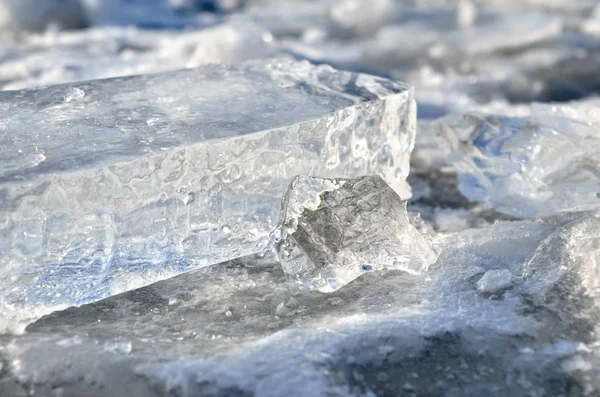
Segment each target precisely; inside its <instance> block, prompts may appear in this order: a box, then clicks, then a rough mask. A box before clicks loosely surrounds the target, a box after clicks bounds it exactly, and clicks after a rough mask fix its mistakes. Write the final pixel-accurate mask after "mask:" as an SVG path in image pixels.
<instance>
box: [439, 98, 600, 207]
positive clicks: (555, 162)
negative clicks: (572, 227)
mask: <svg viewBox="0 0 600 397" xmlns="http://www.w3.org/2000/svg"><path fill="white" fill-rule="evenodd" d="M597 123H598V113H597V111H593V110H592V109H590V110H587V111H584V110H583V109H569V107H568V106H566V105H565V106H564V107H550V108H547V107H543V106H539V107H534V108H533V114H532V115H531V116H530V117H503V116H484V115H481V114H467V115H465V116H463V117H460V118H448V119H446V120H445V121H444V122H442V123H441V124H440V126H441V129H440V133H441V134H442V136H443V137H444V138H445V139H446V140H447V141H448V142H449V146H450V152H451V153H452V154H451V161H452V162H453V163H454V164H455V165H456V168H457V170H458V174H459V185H458V187H459V190H460V191H461V193H463V194H464V195H465V196H466V197H467V198H469V199H471V200H474V201H480V202H483V203H485V204H486V205H487V206H489V207H491V208H494V209H496V210H498V211H500V212H503V213H507V214H510V215H516V216H525V217H535V216H548V215H552V214H554V213H558V212H563V211H575V210H590V209H594V208H598V207H599V206H600V163H599V162H598V158H600V136H599V135H598V131H597Z"/></svg>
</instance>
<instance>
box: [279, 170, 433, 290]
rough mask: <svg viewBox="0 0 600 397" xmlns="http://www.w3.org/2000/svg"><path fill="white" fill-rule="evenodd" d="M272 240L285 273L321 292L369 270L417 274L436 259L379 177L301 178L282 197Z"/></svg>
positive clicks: (425, 239) (424, 237)
mask: <svg viewBox="0 0 600 397" xmlns="http://www.w3.org/2000/svg"><path fill="white" fill-rule="evenodd" d="M276 239H277V241H276V244H275V246H276V249H277V253H278V256H279V260H280V261H281V264H282V266H283V269H284V272H285V273H287V274H288V275H290V276H292V277H293V278H295V279H296V280H297V281H298V282H299V283H300V285H302V286H303V287H306V288H308V289H317V290H319V291H322V292H332V291H335V290H337V289H339V288H341V287H342V286H344V285H346V284H347V283H349V282H350V281H352V280H354V279H355V278H357V277H358V276H360V275H361V274H363V273H365V272H369V271H373V270H388V269H400V270H404V271H407V272H410V273H421V272H422V271H423V270H425V269H427V267H428V266H429V265H430V264H432V263H433V262H435V260H436V258H437V255H436V253H435V252H434V251H433V250H432V248H431V246H430V242H429V240H428V239H427V237H426V236H425V235H423V234H421V233H419V232H418V231H417V230H416V229H415V228H414V226H413V225H412V224H411V223H410V220H409V217H408V213H407V211H406V203H405V202H403V201H402V200H401V199H400V197H399V196H398V194H397V193H396V192H394V190H392V188H390V187H389V186H388V185H387V184H386V183H385V181H384V180H383V179H381V178H380V177H379V176H366V177H361V178H357V179H350V180H348V179H320V178H313V177H308V176H299V177H298V178H296V179H295V180H294V181H293V182H292V184H291V185H290V189H289V190H288V193H287V195H286V197H285V199H284V202H283V208H282V215H281V225H280V226H279V228H278V230H277V233H276Z"/></svg>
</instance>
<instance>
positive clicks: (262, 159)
mask: <svg viewBox="0 0 600 397" xmlns="http://www.w3.org/2000/svg"><path fill="white" fill-rule="evenodd" d="M82 93H84V94H85V95H82ZM65 97H68V98H70V99H71V101H65ZM415 123H416V107H415V103H414V101H413V99H412V90H411V89H409V88H408V87H407V86H405V85H403V84H401V83H396V82H393V81H390V80H386V79H382V78H377V77H373V76H369V75H364V74H356V73H350V72H340V71H337V70H335V69H333V68H331V67H329V66H318V67H315V66H313V65H311V64H309V63H307V62H293V61H289V60H285V59H276V60H270V61H252V62H248V63H245V64H242V65H241V66H236V67H233V66H223V65H213V66H206V67H202V68H198V69H192V70H184V71H178V72H173V73H165V74H157V75H145V76H138V77H125V78H117V79H112V80H98V81H90V82H83V83H77V84H70V85H68V86H55V87H49V88H45V89H41V90H34V91H14V92H2V93H0V159H2V161H0V329H3V328H5V327H9V326H10V327H12V326H14V325H15V324H20V323H19V320H20V319H26V318H35V317H37V316H39V315H40V314H44V313H46V312H48V311H50V310H52V309H56V308H60V307H64V306H65V305H76V304H82V303H86V302H91V301H95V300H98V299H101V298H102V297H106V296H110V295H113V294H116V293H118V292H122V291H126V290H130V289H133V288H137V287H141V286H143V285H147V284H149V283H152V282H154V281H156V280H158V279H163V278H166V277H170V276H172V275H174V274H179V273H183V272H186V271H188V270H190V269H193V268H196V267H201V266H206V265H210V264H214V263H219V262H222V261H225V260H228V259H233V258H236V257H240V256H244V255H249V254H252V253H256V252H259V251H261V250H263V249H265V247H266V246H267V245H268V243H269V236H270V233H271V232H272V230H273V229H274V228H275V226H276V225H277V222H278V216H279V212H280V208H281V197H283V195H284V194H285V192H286V190H287V187H288V185H289V183H290V182H291V181H292V179H293V178H294V177H295V176H296V175H299V174H306V173H312V174H314V175H316V176H320V177H336V176H342V177H349V178H352V177H357V176H360V175H365V174H379V175H381V176H383V177H384V178H385V180H386V181H387V182H388V183H390V185H391V186H392V187H393V188H394V189H396V190H397V191H398V192H399V193H400V194H401V195H402V196H403V197H404V196H406V197H408V195H409V194H410V193H409V188H408V185H407V184H406V182H405V179H406V176H407V175H408V172H409V158H410V152H411V150H412V147H413V146H414V139H415V132H416V129H415Z"/></svg>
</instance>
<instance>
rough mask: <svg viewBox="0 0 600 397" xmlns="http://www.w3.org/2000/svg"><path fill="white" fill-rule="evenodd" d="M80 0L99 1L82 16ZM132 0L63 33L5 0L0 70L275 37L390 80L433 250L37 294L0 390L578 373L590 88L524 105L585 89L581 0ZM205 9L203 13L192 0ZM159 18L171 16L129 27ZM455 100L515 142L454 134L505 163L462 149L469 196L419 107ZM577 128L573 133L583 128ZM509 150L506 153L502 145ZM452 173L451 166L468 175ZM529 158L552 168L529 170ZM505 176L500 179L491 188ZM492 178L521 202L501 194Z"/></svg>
mask: <svg viewBox="0 0 600 397" xmlns="http://www.w3.org/2000/svg"><path fill="white" fill-rule="evenodd" d="M0 3H4V4H8V3H9V2H7V1H4V2H2V1H0ZM51 3H52V2H51V1H49V0H48V1H46V3H45V5H49V4H51ZM67 3H68V2H67V1H63V5H64V4H67ZM94 3H95V4H96V5H97V6H98V7H99V9H101V10H102V11H103V12H101V13H91V14H90V13H89V10H91V8H89V7H90V5H93V4H94ZM142 3H144V2H142V1H141V0H139V1H124V0H110V1H108V0H96V1H92V0H86V1H85V2H84V3H83V4H84V11H85V13H84V17H85V18H84V21H83V22H84V23H85V24H91V25H92V26H93V27H92V28H91V29H84V30H78V31H61V30H60V29H57V28H56V27H54V28H51V29H50V30H49V31H47V32H40V33H29V32H25V31H23V28H28V29H34V28H39V27H42V26H47V25H61V21H57V20H54V21H53V20H52V18H49V17H47V16H42V17H41V18H40V19H37V20H36V18H37V16H36V15H27V18H32V19H30V20H33V21H34V22H35V24H37V26H34V25H35V24H34V25H30V26H26V24H21V25H20V27H19V24H18V23H17V24H15V22H18V18H12V19H10V18H9V19H8V21H9V22H10V23H9V24H10V25H12V26H11V29H15V28H17V30H18V31H17V32H16V33H15V34H14V37H13V40H10V41H8V40H7V41H4V42H3V43H2V44H0V85H1V86H2V87H4V89H9V88H11V89H13V88H28V87H35V86H39V85H48V84H56V83H64V82H76V81H80V80H87V79H94V78H104V77H112V76H121V75H126V74H139V73H153V72H162V71H167V70H173V69H178V68H183V67H194V66H197V65H200V64H206V63H216V62H226V63H232V64H237V63H239V62H242V61H244V60H246V59H250V58H265V57H271V56H273V55H277V54H286V55H291V56H293V57H297V58H305V59H309V60H313V61H316V62H323V63H329V64H333V65H337V66H339V67H340V68H344V69H348V70H353V71H368V72H370V73H375V74H379V75H382V76H386V77H392V78H396V79H402V80H405V81H408V82H409V83H410V84H411V85H413V86H415V87H416V96H417V100H418V102H419V117H420V121H419V135H418V136H417V142H416V151H415V155H414V156H413V158H412V160H411V161H412V171H413V175H412V176H411V179H410V183H411V185H412V187H413V190H414V192H415V195H414V197H413V199H412V200H411V201H410V202H409V205H408V210H409V218H410V219H411V222H412V223H413V224H415V225H417V227H418V229H419V230H423V231H428V232H430V233H431V234H432V235H433V247H434V248H435V250H436V252H439V258H438V260H437V261H436V263H434V264H432V265H430V266H429V269H428V271H427V272H424V273H422V274H410V273H407V272H402V271H395V270H392V271H388V272H385V273H378V272H367V274H364V275H362V276H361V277H359V278H357V279H355V280H353V281H351V282H349V283H348V284H347V285H345V286H344V288H341V289H339V290H336V291H333V292H331V293H330V294H320V293H318V292H315V291H303V290H301V289H298V288H297V287H296V285H294V283H293V282H290V281H289V279H288V277H286V275H285V274H284V273H283V272H282V269H281V267H280V265H279V264H278V263H273V258H271V257H270V256H269V255H267V256H266V257H264V258H260V257H259V258H255V257H252V258H248V257H245V258H238V259H236V260H233V261H229V262H225V263H222V264H217V265H214V266H210V267H207V268H202V269H199V270H196V271H194V272H192V273H187V274H185V275H182V276H179V277H175V278H172V279H169V280H165V281H163V282H160V283H157V284H154V285H151V286H147V287H144V288H141V289H138V290H135V291H130V292H129V293H126V294H123V295H118V296H114V297H112V298H108V299H105V300H102V301H100V302H96V303H94V304H91V305H86V306H83V307H80V308H71V309H68V310H66V311H64V312H56V313H53V314H52V315H50V316H48V317H45V318H43V319H42V320H40V321H38V322H36V323H34V324H32V325H31V326H30V327H29V328H28V330H27V332H26V333H25V334H24V335H20V336H9V335H3V336H0V366H1V367H2V369H0V395H7V396H9V397H15V396H19V397H20V396H21V395H23V396H25V395H30V394H32V393H33V394H34V395H36V394H39V395H63V396H71V395H75V396H80V395H82V394H85V393H87V394H93V395H98V396H102V395H107V396H111V395H121V394H123V391H124V390H127V393H128V395H132V396H137V395H139V396H144V397H146V396H155V395H156V396H164V395H166V394H167V395H168V394H169V393H170V394H172V395H182V396H197V395H206V396H215V395H217V396H219V395H221V396H230V395H255V396H279V395H290V396H298V395H310V396H313V395H331V396H335V395H343V396H347V395H356V396H373V395H376V396H396V395H398V394H399V393H401V394H405V395H424V394H425V395H444V396H461V397H462V396H481V395H483V394H485V395H490V396H506V395H515V396H541V395H594V394H595V393H597V392H598V390H600V381H599V379H600V373H598V370H597V368H599V367H600V366H599V364H600V360H599V358H598V357H599V352H598V339H597V336H596V335H597V329H596V328H597V324H598V318H599V317H598V313H599V312H598V307H600V302H598V291H597V286H596V284H597V283H596V279H597V275H596V273H597V269H596V267H597V263H598V230H599V227H600V225H598V215H597V214H593V213H581V212H573V210H580V209H591V208H596V207H597V203H596V201H595V199H594V197H593V194H592V193H593V192H594V191H595V192H598V189H597V181H598V180H597V178H596V177H595V176H594V172H595V173H597V167H596V166H595V165H594V164H595V163H594V162H593V160H594V159H595V158H596V157H597V156H594V153H593V152H592V149H593V147H594V144H595V143H594V144H589V142H595V139H596V138H594V135H593V133H591V131H597V121H594V120H597V108H598V103H597V102H594V100H585V103H587V105H586V107H585V108H583V107H581V106H580V105H579V104H566V105H565V104H564V103H559V104H553V105H551V106H548V107H546V106H543V105H542V106H541V107H538V106H537V105H536V106H534V107H533V110H531V109H530V107H529V106H528V105H527V103H529V102H531V101H545V102H546V101H563V102H564V101H570V100H574V99H575V100H580V99H583V98H587V97H590V96H594V95H597V94H598V92H600V80H599V79H598V68H599V65H600V57H598V48H600V42H599V37H600V36H599V35H598V29H597V26H598V23H597V22H598V10H600V8H599V6H598V4H597V1H596V0H580V1H571V0H551V1H541V0H486V1H468V0H460V1H450V2H449V1H444V0H423V1H420V0H406V1H392V0H389V1H386V0H378V1H370V0H325V1H294V0H285V1H283V0H281V1H274V0H246V1H229V0H223V1H218V0H215V1H211V0H206V1H204V0H187V1H186V0H181V1H179V0H172V1H162V0H152V1H145V3H146V5H148V4H150V5H151V7H145V9H144V7H140V5H141V4H142ZM15 4H16V3H15ZM23 4H25V3H23ZM40 4H41V3H40ZM71 4H75V3H71ZM45 9H46V10H47V8H45V7H39V9H38V11H39V13H38V15H44V12H46V11H44V10H45ZM209 9H213V10H215V9H217V10H219V11H220V13H218V14H210V15H209V14H196V13H194V11H196V10H209ZM594 10H595V11H594ZM225 12H232V14H226V13H225ZM5 15H6V14H5ZM46 15H50V14H46ZM62 15H67V14H62ZM73 15H76V14H73ZM78 18H80V17H79V16H78V17H77V18H74V19H73V20H74V21H80V20H79V19H78ZM0 19H2V18H0ZM3 21H7V19H4V20H3ZM40 21H41V22H40ZM77 23H80V22H77ZM1 24H2V23H0V25H1ZM62 24H63V27H69V25H68V24H66V23H64V22H63V23H62ZM123 25H125V27H123ZM130 25H132V26H130ZM72 26H74V25H72ZM181 26H188V27H189V30H182V31H180V30H151V29H148V28H157V27H163V28H164V27H168V28H176V27H181ZM2 37H3V40H4V37H6V36H2ZM67 87H71V89H66V90H65V91H64V92H60V93H57V94H56V96H53V97H52V101H54V100H56V101H59V102H60V101H63V102H62V103H61V106H81V104H82V101H84V102H85V101H87V100H89V99H90V98H94V97H90V95H89V93H88V92H87V91H85V89H84V90H83V91H84V92H85V95H83V96H82V95H81V93H80V92H79V91H77V88H78V87H79V86H78V85H77V84H71V85H69V86H67ZM65 99H71V101H70V102H64V100H65ZM140 100H142V99H140ZM52 106H53V105H52ZM553 106H554V108H553ZM594 109H596V110H594ZM469 111H477V112H478V113H477V114H475V115H474V116H466V117H464V118H461V117H458V118H456V116H455V117H454V118H451V119H447V120H450V121H447V124H448V125H454V124H455V123H457V122H460V123H462V122H463V121H465V120H475V119H477V120H479V122H480V125H488V126H491V124H490V121H493V122H494V123H497V125H498V126H510V125H513V124H514V123H516V124H521V125H525V126H527V128H525V129H523V130H520V132H517V131H516V130H514V132H515V134H514V135H510V134H509V136H507V139H505V140H503V144H504V143H507V145H508V144H514V145H516V146H514V147H512V148H510V152H508V153H509V155H508V156H504V157H503V156H500V155H499V153H498V152H494V150H491V149H493V148H492V147H489V146H486V145H484V146H478V145H479V144H481V143H482V141H481V140H480V141H478V143H476V144H475V145H473V146H471V143H470V142H471V141H470V139H466V140H465V141H462V143H461V144H460V145H459V150H458V151H455V154H456V155H458V156H459V157H461V156H463V155H462V154H461V153H473V152H474V151H475V152H476V151H477V150H483V149H485V150H488V149H489V150H490V151H488V152H487V154H486V157H485V158H486V161H490V162H493V163H494V164H496V163H498V164H503V166H509V167H508V168H509V170H510V172H509V174H508V175H503V176H499V175H498V174H497V172H498V171H499V170H500V169H499V168H492V169H491V171H492V173H491V174H490V173H489V172H488V173H483V176H482V173H479V171H482V169H478V167H487V166H486V164H484V163H482V162H481V161H479V160H478V161H477V163H475V162H474V161H472V158H468V157H466V158H463V161H461V164H463V165H464V164H466V163H469V164H471V165H473V164H475V171H477V172H476V173H475V174H477V175H478V178H479V177H481V178H482V179H481V180H480V181H479V182H481V181H484V182H486V183H487V184H486V185H485V190H484V195H483V196H484V197H483V199H481V203H477V202H472V201H469V200H467V199H465V198H464V197H463V195H462V194H461V193H460V192H459V191H458V190H457V188H456V185H457V181H456V175H455V174H456V170H455V169H454V164H453V160H450V161H449V160H448V159H447V158H446V157H445V153H444V150H442V147H443V139H441V138H442V137H440V136H438V135H436V128H435V127H432V125H433V124H432V122H431V120H432V119H436V118H438V117H440V116H444V115H447V114H455V115H460V114H464V113H467V112H469ZM483 114H492V115H497V116H486V115H483ZM594 118H595V119H594ZM461 120H462V121H461ZM153 122H154V121H150V124H153ZM590 122H591V124H590ZM503 123H504V124H503ZM511 123H513V124H511ZM150 127H152V126H150ZM157 128H158V127H157ZM492 130H493V129H492ZM490 131H491V130H490ZM494 131H496V132H497V131H501V130H494ZM552 131H554V132H556V134H554V133H552ZM546 132H550V134H549V135H548V134H546ZM530 133H533V134H534V135H535V136H533V134H532V135H530V136H528V138H527V139H530V141H529V142H531V143H532V145H533V144H535V143H536V142H538V143H539V140H540V139H544V142H546V140H548V141H549V142H550V141H551V142H552V143H553V144H554V143H556V142H558V141H560V143H561V145H562V144H564V145H566V146H567V147H575V148H578V150H582V151H583V153H584V155H583V158H586V157H585V156H587V159H588V160H589V158H591V159H592V161H591V162H589V161H588V162H587V164H588V165H590V164H591V166H589V167H588V168H587V169H586V170H582V169H580V168H577V167H576V166H575V165H574V164H575V163H572V160H573V159H574V157H570V156H568V155H567V153H568V151H567V150H564V146H563V147H561V148H562V149H563V150H562V151H560V152H557V153H559V154H558V155H555V156H554V157H553V158H552V160H556V159H560V161H543V162H537V160H538V158H539V157H536V156H538V154H536V153H533V152H531V151H530V149H528V148H527V147H520V146H518V144H519V142H521V141H520V140H521V139H524V137H525V136H526V135H527V134H530ZM452 134H454V133H452ZM452 134H451V135H450V136H452ZM578 134H583V136H588V137H589V136H592V139H591V140H589V139H588V140H587V141H586V142H585V144H583V143H582V142H581V140H579V139H577V136H578ZM590 134H591V135H590ZM596 136H597V135H596ZM557 140H558V141H557ZM456 142H457V141H456V140H454V143H456ZM544 142H542V143H544ZM569 145H571V146H569ZM506 147H507V148H508V146H506ZM544 147H547V146H544ZM552 147H554V146H552ZM557 147H558V146H557ZM485 150H484V151H485ZM513 153H519V154H520V155H522V156H521V157H516V156H512V154H513ZM504 154H506V152H504ZM488 155H489V156H488ZM525 158H527V159H528V161H529V163H528V167H522V163H521V162H520V161H522V160H524V159H525ZM33 160H34V161H35V160H36V159H35V158H33ZM532 164H533V165H534V168H535V167H537V168H535V170H536V171H535V172H533V171H532V170H534V168H532ZM564 164H573V170H575V171H576V172H575V173H574V174H572V175H570V176H569V178H567V179H561V178H563V177H564V176H565V175H564V173H563V174H561V173H560V172H559V173H556V172H554V171H556V170H558V168H557V169H555V170H554V169H553V170H547V169H546V168H545V167H546V166H548V165H550V166H554V165H557V166H558V167H563V168H564ZM564 169H565V170H569V169H568V168H564ZM489 170H490V169H488V168H486V171H489ZM302 172H304V173H307V174H312V172H310V170H309V171H306V172H305V171H302ZM458 172H459V179H460V180H462V178H463V177H464V175H465V173H469V172H474V171H473V168H470V169H469V170H467V171H465V169H464V168H462V169H461V168H460V167H459V170H458ZM551 172H554V173H553V174H552V175H553V176H557V178H554V179H549V178H548V175H550V173H551ZM586 172H587V173H586ZM337 176H339V175H337ZM505 176H506V177H507V178H508V179H510V183H507V182H506V181H505V183H504V185H503V186H499V185H497V183H498V182H499V181H501V180H502V179H503V178H504V177H505ZM291 177H292V176H290V179H291ZM580 177H581V178H580ZM519 178H521V179H522V180H523V181H527V182H528V185H527V187H528V189H525V190H524V192H515V191H514V190H512V189H514V188H518V187H519V186H517V185H518V184H516V185H515V183H514V181H515V180H518V179H519ZM490 180H491V182H489V181H490ZM463 182H464V181H462V182H460V184H461V187H460V189H461V191H462V192H463V193H465V192H466V191H467V190H469V189H467V190H465V186H463ZM467 182H468V183H467V185H470V188H473V186H474V185H473V184H471V182H473V180H470V181H467ZM479 182H478V183H479ZM488 182H489V183H488ZM286 183H287V182H286ZM562 183H567V184H568V188H567V189H568V190H567V189H564V188H563V186H561V184H562ZM508 185H510V186H508ZM282 186H283V185H282ZM504 187H506V188H507V189H508V188H510V189H511V190H510V191H509V190H502V189H503V188H504ZM490 189H491V190H490ZM586 189H589V190H590V191H586ZM284 190H285V188H284V187H282V191H281V192H280V193H279V194H282V192H283V191H284ZM471 190H472V189H471ZM567 191H568V192H569V193H571V192H572V193H573V194H565V192H567ZM506 194H510V195H512V196H511V197H510V199H511V200H512V199H514V200H518V201H517V202H518V203H519V205H523V206H521V207H516V206H515V205H511V204H510V202H509V201H508V199H507V197H508V196H506ZM542 195H543V200H542V201H540V200H541V199H540V197H542ZM274 196H275V195H273V197H272V198H273V209H274V210H273V212H272V213H273V214H276V213H277V209H276V207H278V205H276V204H275V203H276V201H278V200H279V198H278V199H277V200H275V199H274ZM197 197H198V196H196V197H195V199H196V198H197ZM469 197H470V198H472V199H473V198H476V197H475V196H469ZM532 197H535V198H536V200H537V201H536V200H532ZM558 197H561V200H559V199H557V198H558ZM477 199H478V200H479V198H477ZM538 199H539V200H538ZM494 209H495V210H494ZM410 211H419V213H420V216H421V218H422V220H420V221H419V220H418V217H416V216H415V214H414V213H410ZM498 211H503V212H505V213H507V214H509V215H506V214H501V213H499V212H498ZM565 211H568V213H565ZM540 215H544V218H543V219H531V220H518V219H515V218H519V217H522V216H532V217H534V218H537V217H539V216H540ZM274 216H276V215H274ZM401 219H404V218H401ZM502 219H509V220H510V221H505V222H499V220H502ZM227 230H228V229H227ZM232 231H233V230H232ZM170 259H171V258H169V260H170ZM171 265H172V262H169V261H166V262H164V263H163V262H161V263H160V264H159V266H163V267H164V268H168V267H169V266H171ZM179 270H181V269H176V271H179ZM100 271H101V269H100ZM148 276H149V277H150V278H152V277H154V275H148V274H146V273H144V274H143V275H142V276H141V277H140V276H139V275H137V274H134V275H133V276H132V277H131V278H127V279H126V280H125V281H126V284H127V288H130V287H133V286H134V285H136V283H137V282H139V280H147V277H148ZM117 290H118V289H117ZM40 357H47V359H44V360H41V359H40Z"/></svg>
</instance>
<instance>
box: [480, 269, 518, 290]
mask: <svg viewBox="0 0 600 397" xmlns="http://www.w3.org/2000/svg"><path fill="white" fill-rule="evenodd" d="M512 278H513V277H512V274H511V272H510V271H509V270H508V269H498V270H488V271H487V272H485V274H484V275H483V277H481V278H480V279H479V281H477V291H478V292H480V293H482V294H497V293H500V292H502V291H503V290H505V289H507V288H510V286H511V285H512Z"/></svg>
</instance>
